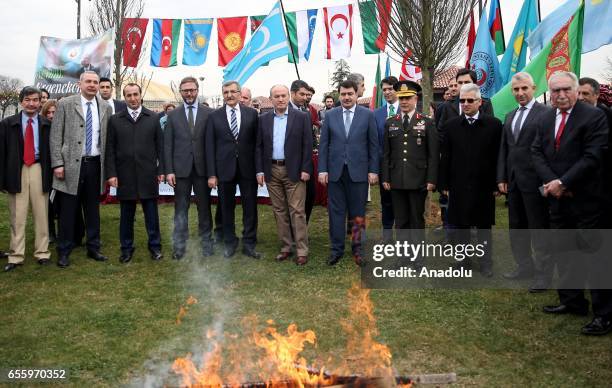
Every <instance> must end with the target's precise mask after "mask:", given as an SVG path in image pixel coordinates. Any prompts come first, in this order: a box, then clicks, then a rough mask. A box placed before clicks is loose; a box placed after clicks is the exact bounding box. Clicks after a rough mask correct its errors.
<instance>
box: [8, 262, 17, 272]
mask: <svg viewBox="0 0 612 388" xmlns="http://www.w3.org/2000/svg"><path fill="white" fill-rule="evenodd" d="M19 266H21V264H16V263H8V264H7V265H5V266H4V272H11V271H12V270H14V269H15V268H17V267H19Z"/></svg>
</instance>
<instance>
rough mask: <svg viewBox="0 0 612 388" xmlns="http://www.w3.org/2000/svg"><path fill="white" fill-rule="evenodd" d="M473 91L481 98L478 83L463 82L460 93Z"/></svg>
mask: <svg viewBox="0 0 612 388" xmlns="http://www.w3.org/2000/svg"><path fill="white" fill-rule="evenodd" d="M471 92H474V94H475V95H476V98H481V94H480V88H479V87H478V85H476V84H463V85H461V90H460V91H459V94H461V93H471Z"/></svg>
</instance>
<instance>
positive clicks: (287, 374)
mask: <svg viewBox="0 0 612 388" xmlns="http://www.w3.org/2000/svg"><path fill="white" fill-rule="evenodd" d="M194 301H195V302H194ZM348 301H349V315H348V317H347V318H346V319H344V320H342V322H341V325H342V327H343V329H344V330H345V332H346V334H347V338H348V340H347V346H346V351H345V354H344V358H343V360H342V361H341V362H337V363H332V359H331V358H330V359H329V360H328V361H329V362H330V364H336V365H340V366H339V367H337V368H335V369H334V370H333V372H330V371H329V370H326V368H325V367H318V368H317V367H316V366H315V364H314V363H312V362H308V361H307V360H306V359H305V358H304V357H302V356H301V355H300V354H301V352H302V351H303V350H304V348H305V347H306V346H307V345H311V346H315V345H316V339H317V338H316V335H315V333H314V332H313V331H312V330H305V331H300V330H299V329H298V327H297V325H296V324H295V323H292V324H290V325H289V326H288V327H287V332H286V333H282V332H279V331H278V330H277V328H276V327H275V323H274V322H273V321H272V320H268V321H267V322H266V323H267V326H266V327H265V328H263V329H259V330H258V329H257V327H258V325H257V320H256V318H253V317H251V318H247V319H245V320H244V321H243V326H244V327H245V328H246V329H247V330H246V331H245V332H247V333H248V332H250V334H249V335H247V336H243V337H239V336H236V335H227V334H225V335H224V334H223V333H216V332H214V331H208V332H207V335H206V338H207V340H209V343H210V345H209V346H210V348H209V350H208V351H206V352H204V354H203V357H202V360H201V361H200V362H198V361H194V360H193V359H192V355H191V354H188V355H187V356H186V357H184V358H177V359H176V360H175V361H174V363H173V365H172V370H173V371H174V372H175V373H176V374H177V375H178V376H179V377H180V379H181V383H180V384H181V386H185V387H240V386H244V385H245V384H248V383H247V382H248V381H254V379H257V381H259V383H258V384H257V385H258V386H262V387H263V386H265V387H271V388H277V387H282V388H287V387H300V388H303V387H315V386H330V385H333V384H342V382H340V381H339V378H340V377H339V376H340V375H344V376H345V377H350V378H356V376H368V377H371V378H375V379H376V380H377V384H376V385H378V386H381V385H385V386H393V385H396V384H395V377H394V373H393V369H392V366H391V352H390V350H389V348H388V347H387V346H386V345H384V344H381V343H379V342H377V341H376V340H375V337H376V336H377V335H378V329H377V327H376V318H375V317H374V312H373V310H374V306H373V304H372V301H371V300H370V295H369V290H362V289H360V288H359V286H358V285H356V284H354V285H353V287H352V288H351V289H350V290H349V292H348ZM196 302H197V300H195V298H193V297H190V298H189V299H188V301H187V305H191V304H193V303H196ZM181 312H182V315H181ZM185 314H186V309H184V308H183V307H181V311H180V312H179V315H180V318H184V316H185ZM177 323H180V319H179V317H177ZM222 344H223V346H222ZM224 348H225V349H224ZM196 364H199V367H198V366H196ZM380 382H384V384H380ZM362 386H365V385H362ZM402 387H406V388H409V387H410V384H407V385H404V384H402Z"/></svg>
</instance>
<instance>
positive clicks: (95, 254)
mask: <svg viewBox="0 0 612 388" xmlns="http://www.w3.org/2000/svg"><path fill="white" fill-rule="evenodd" d="M87 257H89V258H90V259H94V260H95V261H106V260H108V258H107V257H106V256H104V255H103V254H101V253H100V251H87Z"/></svg>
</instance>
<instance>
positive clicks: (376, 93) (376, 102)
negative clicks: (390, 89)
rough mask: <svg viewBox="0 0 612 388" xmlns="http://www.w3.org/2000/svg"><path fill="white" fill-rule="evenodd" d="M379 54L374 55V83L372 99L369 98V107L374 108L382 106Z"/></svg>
mask: <svg viewBox="0 0 612 388" xmlns="http://www.w3.org/2000/svg"><path fill="white" fill-rule="evenodd" d="M380 80H381V78H380V54H378V56H377V57H376V78H375V79H374V82H375V85H374V89H372V99H371V100H370V109H372V110H374V109H376V108H379V107H381V106H382V100H383V95H382V90H380Z"/></svg>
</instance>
